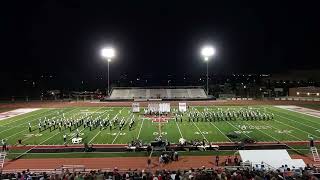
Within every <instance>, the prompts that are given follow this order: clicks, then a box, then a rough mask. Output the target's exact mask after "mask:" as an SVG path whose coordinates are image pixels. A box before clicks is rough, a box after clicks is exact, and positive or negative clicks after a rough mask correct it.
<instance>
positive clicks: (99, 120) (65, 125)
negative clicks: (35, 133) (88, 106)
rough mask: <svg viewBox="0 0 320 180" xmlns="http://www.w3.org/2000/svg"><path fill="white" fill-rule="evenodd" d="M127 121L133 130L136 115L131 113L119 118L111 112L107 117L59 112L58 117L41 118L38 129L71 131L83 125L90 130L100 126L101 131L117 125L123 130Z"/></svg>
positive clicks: (30, 126) (30, 128)
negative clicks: (67, 114)
mask: <svg viewBox="0 0 320 180" xmlns="http://www.w3.org/2000/svg"><path fill="white" fill-rule="evenodd" d="M127 122H128V124H129V130H131V129H132V127H133V125H134V123H135V115H134V114H131V115H130V116H129V117H128V118H127V119H125V118H124V117H122V118H118V117H117V116H116V117H114V118H112V119H111V118H110V115H109V114H107V115H106V116H105V117H102V116H101V115H99V116H97V117H94V116H93V115H92V114H88V113H85V114H81V115H80V116H79V115H78V116H76V115H74V116H72V117H65V114H64V113H62V116H59V112H58V116H56V117H52V118H47V117H44V118H42V119H39V123H38V129H39V132H42V131H45V130H50V132H51V131H54V130H56V129H59V131H62V130H69V131H70V132H71V131H73V130H77V129H78V128H79V127H81V126H83V128H84V129H85V128H88V129H89V130H90V131H91V130H93V129H96V128H100V131H101V130H104V129H106V128H108V127H109V129H110V131H111V130H113V129H115V128H117V127H118V128H119V130H122V129H123V127H124V126H125V124H126V123H127ZM31 131H32V125H31V123H29V132H31ZM78 132H79V131H77V133H78Z"/></svg>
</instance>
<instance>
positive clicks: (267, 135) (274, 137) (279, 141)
mask: <svg viewBox="0 0 320 180" xmlns="http://www.w3.org/2000/svg"><path fill="white" fill-rule="evenodd" d="M244 123H245V124H247V126H249V125H250V124H248V123H246V122H244ZM255 130H258V131H259V132H261V133H262V134H265V135H267V136H269V137H271V138H272V139H274V140H276V141H277V142H280V140H279V139H277V138H275V137H273V136H271V135H270V134H267V133H265V132H263V131H261V130H260V129H255Z"/></svg>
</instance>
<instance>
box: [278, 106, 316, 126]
mask: <svg viewBox="0 0 320 180" xmlns="http://www.w3.org/2000/svg"><path fill="white" fill-rule="evenodd" d="M274 111H277V110H274ZM277 112H280V111H277ZM276 115H277V116H279V117H282V118H284V119H287V120H289V121H293V122H296V123H299V124H302V125H304V126H307V127H309V128H313V129H316V130H318V128H315V127H313V126H309V125H306V124H304V123H301V122H299V121H295V120H292V119H289V118H287V117H284V116H281V115H279V114H276Z"/></svg>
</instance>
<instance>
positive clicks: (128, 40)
mask: <svg viewBox="0 0 320 180" xmlns="http://www.w3.org/2000/svg"><path fill="white" fill-rule="evenodd" d="M318 7H319V6H317V3H316V1H298V2H297V1H279V0H277V1H269V0H268V1H260V0H259V1H257V0H255V1H244V0H234V1H227V0H226V1H225V0H220V1H214V0H211V1H207V2H205V1H195V0H193V1H186V0H185V1H173V0H171V1H150V0H149V1H139V0H129V1H108V0H104V1H92V0H90V1H89V0H88V1H78V0H73V1H54V0H52V1H48V0H42V1H27V0H23V1H8V2H6V3H4V2H1V14H0V15H1V28H0V29H1V30H0V32H1V44H2V45H1V46H2V47H1V50H2V53H1V71H3V72H12V73H14V72H26V73H32V74H42V73H55V74H59V75H63V76H69V75H70V74H73V76H74V75H75V74H76V76H79V77H83V76H97V75H99V74H100V75H101V74H102V73H104V72H105V70H106V63H105V62H103V60H102V59H101V58H100V56H99V51H100V48H101V47H103V46H104V45H109V44H111V45H113V46H114V47H115V48H116V49H117V53H118V56H117V58H116V59H115V60H114V62H112V64H111V69H112V75H113V77H118V75H119V74H120V73H124V72H127V73H129V74H131V75H132V74H134V75H135V74H152V75H156V74H166V73H171V74H182V73H188V74H191V75H199V74H200V73H203V72H204V71H205V63H204V62H203V61H202V60H201V58H200V56H199V48H200V47H201V46H202V45H203V44H207V43H211V44H213V45H214V46H215V47H216V49H217V56H216V57H215V58H214V59H212V61H211V62H210V72H217V73H233V72H247V73H252V72H253V73H254V72H267V73H272V72H278V71H280V70H283V69H284V70H287V69H315V68H316V69H317V68H320V53H319V50H320V45H319V41H320V15H319V13H320V11H319V8H318Z"/></svg>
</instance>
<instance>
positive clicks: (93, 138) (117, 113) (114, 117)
mask: <svg viewBox="0 0 320 180" xmlns="http://www.w3.org/2000/svg"><path fill="white" fill-rule="evenodd" d="M120 111H121V110H120ZM120 111H119V112H118V113H117V114H116V115H115V116H114V117H113V118H112V120H114V119H115V118H117V117H118V115H119V114H120ZM100 133H101V131H99V132H97V134H96V135H95V136H94V137H93V138H92V139H91V140H90V141H89V144H90V143H91V142H92V141H93V140H94V139H95V138H96V137H97V136H98V135H99V134H100Z"/></svg>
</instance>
